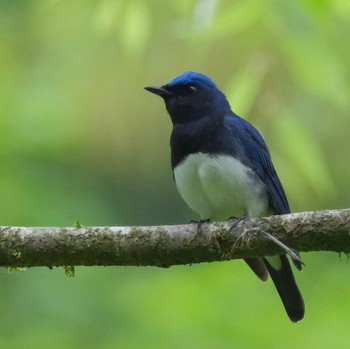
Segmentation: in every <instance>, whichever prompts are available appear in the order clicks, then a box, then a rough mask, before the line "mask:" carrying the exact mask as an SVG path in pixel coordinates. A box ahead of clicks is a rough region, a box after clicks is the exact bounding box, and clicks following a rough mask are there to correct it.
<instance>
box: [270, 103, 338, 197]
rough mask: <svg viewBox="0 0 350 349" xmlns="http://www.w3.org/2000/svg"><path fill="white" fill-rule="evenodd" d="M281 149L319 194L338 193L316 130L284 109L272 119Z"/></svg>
mask: <svg viewBox="0 0 350 349" xmlns="http://www.w3.org/2000/svg"><path fill="white" fill-rule="evenodd" d="M273 131H274V135H275V137H276V139H277V141H276V143H277V144H278V148H279V151H280V152H281V153H282V154H284V156H285V157H286V158H287V159H288V161H290V162H291V163H292V165H293V166H294V168H295V169H297V170H298V172H299V173H300V175H301V176H303V177H304V178H305V180H307V182H308V183H309V185H310V186H311V187H312V189H313V190H314V192H315V193H317V194H318V195H319V196H320V197H324V196H330V195H332V194H333V193H335V188H334V182H333V180H332V177H331V175H330V172H329V170H328V166H327V162H326V160H325V157H324V154H323V152H322V150H321V146H320V144H318V142H317V140H316V139H315V137H314V136H313V134H312V133H311V132H310V131H309V130H308V129H307V128H306V127H304V126H303V124H302V123H301V122H300V121H298V120H297V119H296V118H295V117H294V116H293V114H292V112H290V111H287V109H284V110H283V111H281V112H280V113H279V114H278V116H277V117H275V118H274V119H273Z"/></svg>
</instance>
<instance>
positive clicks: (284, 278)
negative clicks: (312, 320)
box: [263, 255, 305, 322]
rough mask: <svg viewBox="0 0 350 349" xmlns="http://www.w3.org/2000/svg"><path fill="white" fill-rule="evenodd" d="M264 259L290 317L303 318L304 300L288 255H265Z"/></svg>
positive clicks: (296, 319) (294, 318) (293, 319)
mask: <svg viewBox="0 0 350 349" xmlns="http://www.w3.org/2000/svg"><path fill="white" fill-rule="evenodd" d="M263 261H264V264H265V266H266V268H267V270H268V271H269V274H270V275H271V278H272V281H273V283H274V284H275V286H276V288H277V291H278V293H279V295H280V297H281V300H282V302H283V305H284V308H285V309H286V311H287V314H288V316H289V318H290V319H291V320H292V321H293V322H297V321H299V320H301V319H302V318H303V317H304V312H305V306H304V300H303V297H302V295H301V293H300V291H299V288H298V286H297V284H296V282H295V279H294V275H293V272H292V268H291V267H290V264H289V261H288V258H287V256H286V255H280V256H276V257H268V258H266V257H263Z"/></svg>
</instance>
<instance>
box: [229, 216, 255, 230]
mask: <svg viewBox="0 0 350 349" xmlns="http://www.w3.org/2000/svg"><path fill="white" fill-rule="evenodd" d="M251 217H252V214H251V213H250V212H249V211H247V212H246V213H244V214H243V215H242V216H240V217H234V216H232V217H229V219H228V223H229V224H230V225H231V226H230V231H231V230H233V229H234V228H236V227H237V225H238V224H239V223H240V222H244V221H245V220H247V219H249V218H251Z"/></svg>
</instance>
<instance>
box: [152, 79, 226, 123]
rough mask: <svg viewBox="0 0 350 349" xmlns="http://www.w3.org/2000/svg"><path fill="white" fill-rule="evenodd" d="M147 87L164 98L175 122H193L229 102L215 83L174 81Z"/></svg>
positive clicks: (216, 110)
mask: <svg viewBox="0 0 350 349" xmlns="http://www.w3.org/2000/svg"><path fill="white" fill-rule="evenodd" d="M145 89H146V90H147V91H149V92H152V93H154V94H156V95H158V96H160V97H162V98H163V99H164V102H165V106H166V109H167V111H168V113H169V115H170V117H171V120H172V122H173V124H176V123H184V122H191V121H193V120H198V119H201V118H203V117H206V116H207V115H209V114H210V113H211V112H212V111H215V112H216V113H217V112H218V110H219V109H222V108H223V106H224V107H228V108H229V104H228V102H227V100H226V97H225V96H224V94H223V93H222V92H221V91H220V90H218V89H217V88H216V86H215V85H209V84H205V83H203V82H201V81H181V82H179V83H172V81H171V82H170V83H168V84H166V85H163V86H159V87H157V86H146V87H145Z"/></svg>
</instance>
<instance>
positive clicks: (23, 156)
mask: <svg viewBox="0 0 350 349" xmlns="http://www.w3.org/2000/svg"><path fill="white" fill-rule="evenodd" d="M349 33H350V2H349V1H346V0H322V1H320V0H304V1H302V0H295V1H277V0H276V1H273V0H272V1H257V0H244V1H243V0H242V1H219V0H216V1H215V0H212V1H210V0H197V1H192V0H177V1H156V0H154V1H151V0H149V1H145V0H128V1H126V0H124V1H121V0H120V1H112V0H99V1H80V0H78V1H54V0H51V1H39V0H37V1H34V0H33V1H19V0H18V1H11V0H8V1H5V0H1V1H0V81H1V85H0V161H1V170H0V193H1V198H0V224H1V225H24V226H72V225H73V222H74V221H75V220H76V219H79V220H80V221H81V223H82V224H84V225H86V226H88V225H158V224H176V223H184V222H187V221H188V220H189V219H195V218H197V217H195V216H194V214H193V213H191V212H190V210H189V209H188V208H186V206H185V204H184V203H183V202H182V201H181V199H180V197H179V195H178V193H177V192H176V188H175V185H174V183H173V180H172V174H171V168H170V159H169V152H170V148H169V135H170V132H171V123H170V119H169V117H168V116H167V114H166V112H165V108H164V105H163V103H162V101H161V100H160V99H159V98H157V97H155V96H153V95H151V94H149V93H147V92H146V91H144V90H143V86H145V85H149V84H163V83H166V82H167V81H168V80H170V79H171V78H172V77H174V76H175V75H177V74H179V73H182V72H183V71H186V70H197V71H200V72H203V73H206V74H208V75H209V76H211V77H212V78H213V79H214V80H215V81H216V82H217V84H218V85H219V87H220V88H221V89H222V90H223V91H225V93H226V94H227V96H228V98H229V100H230V102H231V105H232V107H233V110H234V111H236V112H237V113H238V114H240V115H242V116H244V117H245V118H247V119H248V120H249V121H250V122H252V123H253V124H254V125H255V126H256V127H257V128H258V129H259V130H260V131H261V132H262V133H263V135H264V137H265V139H266V142H267V143H268V145H269V147H270V151H271V154H272V157H273V160H274V163H275V166H276V168H277V170H278V172H279V175H280V177H281V180H282V183H283V184H284V187H285V190H286V192H287V196H288V197H289V200H290V204H291V207H292V210H293V211H305V210H316V209H328V208H343V207H349V201H350V200H349V197H350V180H349V179H350V166H349V146H350V139H349V129H350V118H349V110H350V65H349V62H350V45H349ZM302 257H303V259H304V262H305V263H306V267H305V269H304V271H303V272H302V273H299V272H296V278H297V280H298V283H299V285H300V288H301V290H302V292H303V295H304V298H305V302H306V316H305V319H304V320H303V321H301V322H300V323H298V324H293V323H291V322H290V321H289V320H288V318H287V316H286V315H285V312H284V309H283V307H282V304H281V302H280V300H279V298H278V296H277V293H276V291H275V289H274V287H273V285H272V283H271V281H270V282H267V283H262V282H260V281H259V280H258V279H257V278H255V276H254V275H253V274H252V273H251V272H250V271H249V270H248V268H247V267H246V266H245V265H244V263H242V262H241V261H233V262H224V263H211V264H202V265H193V266H191V267H190V266H178V267H172V268H170V269H166V270H163V269H158V268H151V267H148V268H136V267H134V268H133V267H109V268H97V267H96V268H84V267H78V268H76V276H75V277H74V278H69V277H67V276H65V273H64V271H63V269H62V268H58V269H57V268H56V269H54V270H49V269H45V268H32V269H29V270H28V271H26V272H23V273H11V274H9V273H8V271H7V270H6V269H2V270H1V271H0V347H1V348H5V349H7V348H11V349H12V348H36V349H41V348H45V349H47V348H85V349H89V348H103V349H110V348H205V349H206V348H208V349H209V348H281V347H283V348H285V349H288V348H340V347H347V346H348V345H349V341H350V333H349V326H350V298H349V294H350V271H349V268H350V266H349V262H348V259H347V258H346V256H341V257H340V258H339V256H338V254H336V253H304V254H303V256H302Z"/></svg>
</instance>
